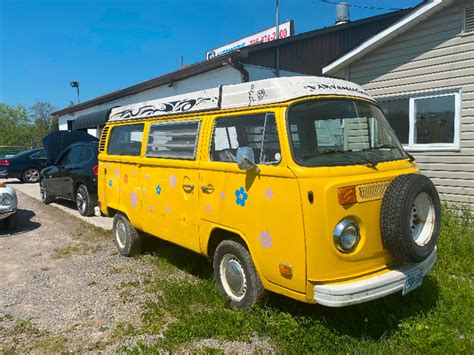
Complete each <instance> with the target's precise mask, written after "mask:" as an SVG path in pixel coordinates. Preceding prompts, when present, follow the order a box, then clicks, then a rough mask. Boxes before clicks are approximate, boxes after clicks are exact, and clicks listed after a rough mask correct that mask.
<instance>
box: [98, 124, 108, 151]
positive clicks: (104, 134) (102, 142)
mask: <svg viewBox="0 0 474 355" xmlns="http://www.w3.org/2000/svg"><path fill="white" fill-rule="evenodd" d="M107 133H109V127H108V126H106V127H104V128H103V129H102V133H101V134H100V142H99V152H104V151H105V143H106V141H107Z"/></svg>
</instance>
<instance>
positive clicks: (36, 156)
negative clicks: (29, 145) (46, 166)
mask: <svg viewBox="0 0 474 355" xmlns="http://www.w3.org/2000/svg"><path fill="white" fill-rule="evenodd" d="M30 158H31V159H46V152H45V151H44V149H41V150H39V151H37V152H35V153H33V154H31V155H30Z"/></svg>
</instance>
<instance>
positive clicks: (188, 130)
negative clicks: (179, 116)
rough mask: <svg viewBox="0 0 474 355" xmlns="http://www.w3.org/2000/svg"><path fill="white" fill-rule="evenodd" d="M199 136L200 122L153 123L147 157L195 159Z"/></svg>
mask: <svg viewBox="0 0 474 355" xmlns="http://www.w3.org/2000/svg"><path fill="white" fill-rule="evenodd" d="M198 136H199V122H198V121H192V122H190V121H186V122H166V123H153V124H152V125H151V127H150V134H149V136H148V144H147V149H146V156H147V157H156V158H174V159H186V160H193V159H194V158H195V156H196V147H197V141H198Z"/></svg>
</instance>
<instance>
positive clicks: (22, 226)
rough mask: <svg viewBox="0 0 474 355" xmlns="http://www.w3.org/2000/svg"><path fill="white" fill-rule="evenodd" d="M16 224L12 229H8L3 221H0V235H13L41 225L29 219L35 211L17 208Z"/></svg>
mask: <svg viewBox="0 0 474 355" xmlns="http://www.w3.org/2000/svg"><path fill="white" fill-rule="evenodd" d="M17 213H18V226H17V227H16V228H15V229H14V230H8V229H7V228H6V226H5V221H0V237H8V236H14V235H18V234H23V233H27V232H30V231H32V230H35V229H37V228H39V227H40V226H41V223H38V222H33V221H32V220H31V219H32V218H33V217H34V216H36V213H34V212H33V211H30V210H23V209H19V210H18V212H17Z"/></svg>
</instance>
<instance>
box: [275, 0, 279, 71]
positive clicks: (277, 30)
mask: <svg viewBox="0 0 474 355" xmlns="http://www.w3.org/2000/svg"><path fill="white" fill-rule="evenodd" d="M275 7H276V39H275V40H276V41H278V39H279V38H280V16H279V7H280V4H279V0H275ZM275 63H276V64H275V76H276V77H277V78H278V77H279V76H280V45H279V44H277V46H276V58H275Z"/></svg>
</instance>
